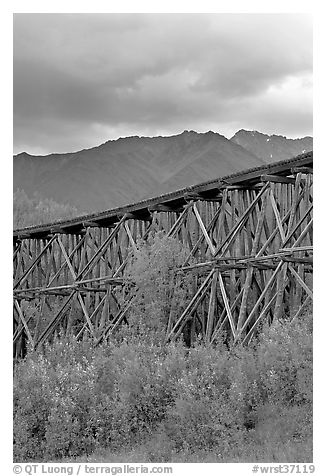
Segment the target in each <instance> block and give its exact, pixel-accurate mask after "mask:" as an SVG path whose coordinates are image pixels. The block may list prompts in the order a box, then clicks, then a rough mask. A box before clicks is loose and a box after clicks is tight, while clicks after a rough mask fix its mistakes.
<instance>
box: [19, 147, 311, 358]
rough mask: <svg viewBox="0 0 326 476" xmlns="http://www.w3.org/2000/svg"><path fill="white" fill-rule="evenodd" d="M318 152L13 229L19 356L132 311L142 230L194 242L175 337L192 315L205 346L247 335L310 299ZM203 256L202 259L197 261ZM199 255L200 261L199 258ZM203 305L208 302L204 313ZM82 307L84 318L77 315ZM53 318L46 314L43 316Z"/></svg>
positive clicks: (107, 326) (98, 331) (99, 333)
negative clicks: (188, 287) (133, 259)
mask: <svg viewBox="0 0 326 476" xmlns="http://www.w3.org/2000/svg"><path fill="white" fill-rule="evenodd" d="M312 167H313V153H312V152H308V153H305V154H302V155H300V156H297V157H295V158H292V159H290V160H286V161H282V162H277V163H273V164H270V165H266V166H262V167H258V168H255V169H250V170H246V171H244V172H240V173H237V174H233V175H229V176H225V177H222V178H218V179H216V180H212V181H210V182H206V183H203V184H200V185H196V186H192V187H188V188H186V189H183V190H179V191H176V192H174V193H169V194H166V195H163V196H160V197H157V198H154V199H149V200H144V201H141V202H139V203H137V204H133V205H128V206H125V207H122V208H116V209H114V210H108V211H105V212H101V213H96V214H91V215H87V216H81V217H78V218H75V219H70V220H65V221H60V222H56V223H52V224H48V225H41V226H33V227H29V228H24V229H19V230H15V231H14V234H13V238H14V267H13V268H14V292H13V298H14V357H15V358H20V357H22V356H24V354H25V352H26V343H27V341H29V343H30V345H31V346H33V347H34V348H39V347H40V346H42V345H43V344H44V343H45V342H46V341H48V340H50V339H51V338H52V337H53V335H54V334H55V333H56V331H57V330H59V329H60V330H61V331H62V332H74V333H75V334H76V335H77V336H82V335H83V334H84V333H85V332H86V333H89V334H90V335H92V336H93V337H94V339H95V340H96V342H98V343H99V342H101V341H103V340H104V339H106V338H107V337H108V336H109V335H110V334H111V333H113V332H114V331H115V330H116V329H117V327H118V326H119V325H120V324H121V323H122V322H127V320H128V309H129V308H130V306H131V303H132V300H133V298H134V296H133V295H130V297H129V301H128V300H127V302H126V304H125V305H124V306H121V305H119V300H118V299H117V293H119V292H120V291H121V289H122V288H123V286H124V270H125V269H126V265H127V263H128V260H129V259H130V256H131V254H132V251H133V250H134V249H136V248H137V240H139V238H143V239H146V237H147V236H149V234H150V232H151V231H157V230H163V231H164V232H165V233H166V234H167V235H169V236H174V237H176V238H177V239H179V240H180V241H181V242H182V243H183V244H184V246H185V247H187V248H188V251H189V255H188V259H187V260H186V261H185V262H184V264H183V266H182V269H183V270H184V272H189V273H191V276H192V279H193V282H194V286H193V289H194V292H193V296H192V298H190V300H189V303H188V305H187V306H186V308H185V309H184V311H183V312H182V314H181V315H175V316H173V315H170V319H169V322H168V324H167V329H166V339H167V341H168V340H171V339H172V340H173V339H176V338H177V337H178V336H180V334H181V333H182V332H183V329H184V327H185V325H186V324H187V325H188V326H189V322H191V328H192V334H191V335H192V338H193V339H194V338H195V337H196V333H200V334H201V335H202V338H203V339H204V340H205V341H206V342H207V344H211V343H213V342H214V341H215V340H216V339H217V337H218V336H219V334H220V333H221V332H224V333H225V332H227V333H228V335H229V336H230V339H231V340H232V341H235V342H240V343H247V342H249V341H250V339H251V338H252V337H253V336H254V334H255V333H256V332H257V330H258V329H259V327H260V325H261V323H263V322H266V321H268V322H271V321H272V320H273V319H278V318H282V316H289V317H290V318H295V317H296V316H299V314H300V313H301V312H303V311H304V309H305V307H306V306H307V305H309V302H310V301H311V300H312V267H313V261H312V250H313V249H312V208H313V198H312V177H313V175H312V172H313V168H312ZM194 260H195V263H196V264H193V263H194ZM190 263H192V264H190ZM199 310H200V312H199ZM77 314H78V316H79V318H78V319H76V315H77ZM45 315H46V316H47V318H46V319H45V318H44V316H45Z"/></svg>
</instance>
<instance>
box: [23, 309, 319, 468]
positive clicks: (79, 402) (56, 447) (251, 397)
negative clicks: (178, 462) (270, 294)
mask: <svg viewBox="0 0 326 476" xmlns="http://www.w3.org/2000/svg"><path fill="white" fill-rule="evenodd" d="M14 439H15V441H14V454H15V459H16V460H17V461H30V460H47V459H59V460H62V459H64V458H70V459H71V458H76V457H78V456H81V455H87V454H91V453H92V452H94V451H96V450H99V449H100V448H101V447H102V448H103V447H106V448H107V449H108V450H109V451H111V452H116V451H121V448H135V447H137V445H138V447H141V446H142V445H143V447H144V445H145V443H144V442H146V441H147V442H148V441H149V440H150V439H153V441H152V445H151V446H150V450H149V453H150V454H149V453H148V454H149V456H148V457H149V458H150V459H151V460H153V458H155V457H156V456H157V457H158V458H159V459H160V460H165V461H167V460H168V455H169V454H170V455H174V456H173V457H176V455H177V453H178V452H179V453H180V454H181V455H182V454H184V455H188V456H189V455H191V454H193V455H196V454H197V455H198V454H203V452H207V451H211V452H214V454H215V457H218V459H219V460H223V459H225V458H227V457H229V455H231V454H233V455H234V457H235V458H237V460H241V455H244V454H249V453H246V451H248V448H257V452H256V453H257V455H261V454H266V452H265V453H264V451H262V448H269V454H276V455H277V454H281V453H280V449H281V447H280V445H283V447H284V448H288V449H289V453H288V454H291V457H293V455H294V454H297V453H294V452H293V451H290V450H291V448H293V445H294V444H298V446H297V448H301V449H300V451H303V449H304V448H306V451H305V453H304V455H305V458H306V459H307V458H308V459H309V457H310V456H309V455H310V454H311V449H310V446H311V440H312V332H311V317H310V316H306V317H305V318H303V319H300V320H297V321H293V322H286V321H285V322H282V323H279V322H275V323H273V325H272V326H271V328H269V329H267V328H266V329H264V331H263V332H262V334H261V335H260V337H259V339H258V340H257V342H256V343H255V345H254V346H252V347H242V348H241V347H238V348H234V349H231V350H228V349H227V348H226V347H224V346H223V345H222V344H221V343H218V345H217V346H216V347H214V348H213V347H205V346H204V345H200V344H196V345H195V346H194V347H193V348H190V349H187V348H186V347H185V346H184V345H183V344H182V342H178V343H171V344H169V345H165V346H163V345H162V344H160V343H153V342H151V341H148V340H147V341H146V340H145V341H144V340H143V338H142V337H139V338H138V340H137V338H136V335H134V336H133V339H131V340H129V341H128V340H126V339H125V340H122V341H115V340H114V339H112V340H110V341H109V342H108V343H106V344H105V345H104V344H103V345H102V346H101V347H98V348H94V346H93V344H92V342H91V341H90V340H87V339H84V340H83V341H80V342H77V341H76V339H74V338H72V337H69V338H68V337H65V338H61V339H59V338H56V339H54V341H53V343H52V344H51V345H50V344H47V345H46V346H45V348H44V349H43V351H42V352H41V351H38V352H35V351H29V353H28V355H27V357H26V358H25V359H24V360H23V361H21V362H20V363H19V364H18V365H17V366H16V368H15V374H14ZM159 442H161V444H162V448H160V447H159V445H160V443H159ZM291 445H292V446H291ZM270 448H271V449H270ZM272 450H273V451H272ZM287 451H288V450H287ZM298 451H299V450H298ZM253 453H254V451H252V452H251V453H250V454H253ZM247 457H248V456H247ZM257 457H258V456H257ZM275 457H276V456H275ZM299 457H300V455H298V458H299ZM180 458H181V456H180ZM194 458H195V456H194ZM273 458H274V456H273Z"/></svg>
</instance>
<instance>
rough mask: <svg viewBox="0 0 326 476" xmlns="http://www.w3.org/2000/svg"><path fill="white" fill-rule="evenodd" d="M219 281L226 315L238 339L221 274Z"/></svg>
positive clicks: (234, 335) (234, 336) (219, 274)
mask: <svg viewBox="0 0 326 476" xmlns="http://www.w3.org/2000/svg"><path fill="white" fill-rule="evenodd" d="M218 281H219V284H220V289H221V293H222V298H223V302H224V306H225V309H226V314H227V317H228V320H229V323H230V327H231V331H232V334H233V338H234V339H235V338H236V331H235V325H234V321H233V316H232V312H231V309H230V305H229V301H228V297H227V294H226V291H225V287H224V283H223V278H222V275H221V273H218Z"/></svg>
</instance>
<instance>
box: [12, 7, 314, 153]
mask: <svg viewBox="0 0 326 476" xmlns="http://www.w3.org/2000/svg"><path fill="white" fill-rule="evenodd" d="M185 129H188V130H190V129H192V130H196V131H198V132H206V131H209V130H212V131H216V132H219V133H221V134H223V135H225V136H226V137H228V138H230V137H231V136H232V135H233V134H234V133H235V132H236V131H237V130H239V129H250V130H252V129H255V130H259V131H261V132H265V133H269V134H272V133H275V134H282V135H286V136H287V137H292V138H295V137H302V136H305V135H312V18H311V16H309V15H304V14H301V15H300V14H229V15H226V14H55V13H51V14H35V13H30V14H15V15H14V153H18V152H21V151H27V152H29V153H31V154H46V153H51V152H71V151H76V150H80V149H83V148H89V147H93V146H96V145H99V144H101V143H103V142H105V141H107V140H109V139H116V138H118V137H120V136H123V137H124V136H130V135H146V136H155V135H174V134H178V133H180V132H182V131H183V130H185Z"/></svg>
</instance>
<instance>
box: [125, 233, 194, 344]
mask: <svg viewBox="0 0 326 476" xmlns="http://www.w3.org/2000/svg"><path fill="white" fill-rule="evenodd" d="M187 254H188V250H187V248H185V247H184V246H183V245H182V244H181V243H180V242H179V241H178V240H177V239H175V238H172V237H168V236H164V235H162V234H161V233H156V234H154V235H152V236H150V237H149V239H148V240H147V241H146V242H145V241H143V242H139V244H138V249H137V251H135V252H134V254H133V256H132V259H131V261H130V264H129V265H128V268H127V270H126V275H125V279H126V280H127V282H129V283H130V291H131V292H132V289H133V286H134V285H135V286H136V288H137V290H138V291H137V294H136V296H135V298H134V300H133V304H132V308H131V311H130V313H129V317H128V321H129V330H125V333H126V334H125V335H126V336H128V337H129V338H130V337H131V336H136V338H137V339H138V338H139V337H140V335H141V336H142V337H143V338H145V339H147V340H150V341H152V342H156V343H159V342H162V341H163V340H164V337H165V332H166V327H167V324H168V321H169V318H170V319H175V317H176V316H180V314H181V313H182V311H183V309H184V308H185V306H186V304H187V302H188V300H189V298H190V296H191V287H190V285H191V279H192V278H191V276H189V275H186V274H182V273H181V272H180V273H176V269H178V268H180V266H181V265H182V264H183V262H184V261H185V259H186V257H187Z"/></svg>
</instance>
